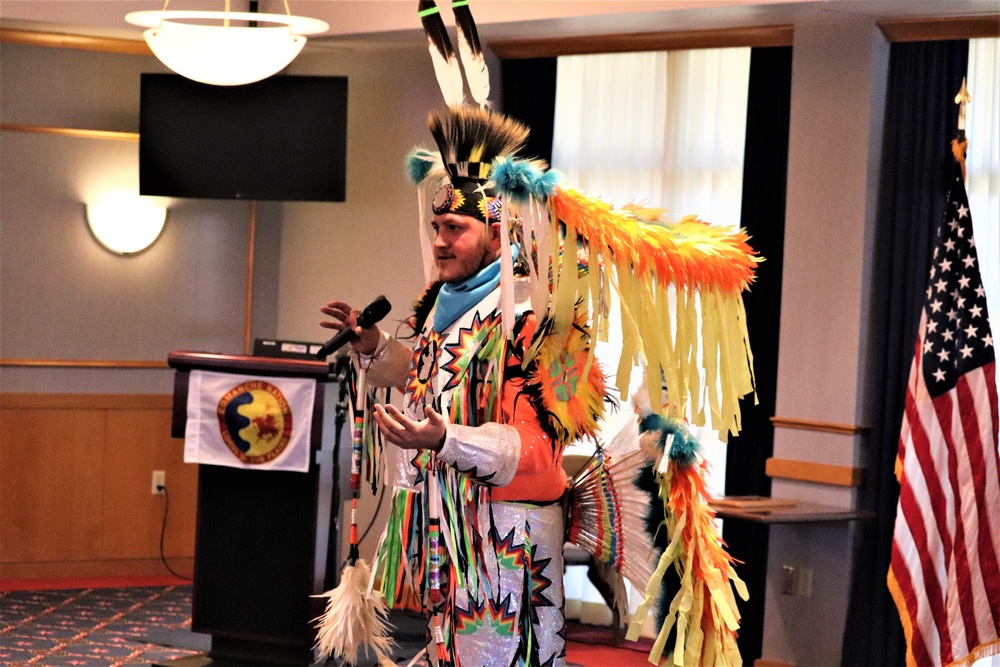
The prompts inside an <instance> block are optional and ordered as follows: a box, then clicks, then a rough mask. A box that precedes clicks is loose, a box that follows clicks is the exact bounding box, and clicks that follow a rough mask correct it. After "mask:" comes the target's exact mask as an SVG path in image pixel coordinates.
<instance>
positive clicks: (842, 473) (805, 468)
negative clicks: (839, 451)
mask: <svg viewBox="0 0 1000 667" xmlns="http://www.w3.org/2000/svg"><path fill="white" fill-rule="evenodd" d="M764 472H765V473H766V474H767V476H768V477H771V478H778V479H794V480H798V481H800V482H814V483H816V484H829V485H830V486H853V487H857V486H861V485H862V483H864V480H865V469H864V468H855V467H852V466H838V465H830V464H828V463H813V462H811V461H793V460H791V459H776V458H769V459H768V460H767V461H766V462H765V463H764Z"/></svg>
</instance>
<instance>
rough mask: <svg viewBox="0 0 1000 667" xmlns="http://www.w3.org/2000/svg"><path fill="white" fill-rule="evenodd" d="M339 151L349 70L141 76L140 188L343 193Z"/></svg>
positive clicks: (230, 194)
mask: <svg viewBox="0 0 1000 667" xmlns="http://www.w3.org/2000/svg"><path fill="white" fill-rule="evenodd" d="M346 156H347V78H346V77H339V76H274V77H271V78H269V79H265V80H263V81H258V82H257V83H251V84H247V85H245V86H210V85H207V84H203V83H198V82H197V81H191V80H190V79H186V78H184V77H182V76H179V75H176V74H143V75H142V79H141V100H140V106H139V193H140V194H143V195H154V196H164V197H195V198H208V199H260V200H284V201H291V200H308V201H344V190H345V174H344V172H345V168H346V161H347V160H346Z"/></svg>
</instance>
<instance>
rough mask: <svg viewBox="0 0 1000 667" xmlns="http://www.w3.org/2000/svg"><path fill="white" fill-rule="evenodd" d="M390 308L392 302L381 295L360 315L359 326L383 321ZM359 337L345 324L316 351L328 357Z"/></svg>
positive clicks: (371, 325) (367, 326)
mask: <svg viewBox="0 0 1000 667" xmlns="http://www.w3.org/2000/svg"><path fill="white" fill-rule="evenodd" d="M390 310H392V304H390V303H389V300H388V299H386V298H385V297H384V296H381V295H379V296H377V297H376V298H375V300H374V301H372V302H371V303H369V304H368V305H367V306H366V307H365V309H364V310H363V311H362V312H361V314H360V315H358V326H359V327H361V328H362V329H368V328H370V327H373V326H375V325H376V324H378V323H379V322H381V321H382V318H383V317H385V316H386V315H388V314H389V311H390ZM357 337H358V335H357V334H356V333H354V328H353V327H349V326H346V324H345V326H344V328H343V329H341V330H340V331H338V332H337V335H336V336H334V337H333V338H331V339H330V340H328V341H326V342H325V343H323V347H321V348H320V350H319V352H317V353H316V357H317V358H319V359H326V357H327V355H328V354H330V353H331V352H333V351H334V350H336V349H337V348H339V347H341V346H343V345H344V343H347V342H348V341H352V340H356V339H357Z"/></svg>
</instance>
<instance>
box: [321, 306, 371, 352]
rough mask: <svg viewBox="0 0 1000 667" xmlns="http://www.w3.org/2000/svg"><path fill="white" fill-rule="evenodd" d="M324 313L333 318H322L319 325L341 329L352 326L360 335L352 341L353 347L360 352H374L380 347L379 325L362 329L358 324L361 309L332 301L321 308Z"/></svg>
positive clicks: (336, 329)
mask: <svg viewBox="0 0 1000 667" xmlns="http://www.w3.org/2000/svg"><path fill="white" fill-rule="evenodd" d="M319 310H320V312H321V313H323V314H324V315H328V316H330V317H332V318H333V320H322V321H321V322H320V323H319V325H320V326H321V327H324V328H326V329H334V330H335V331H340V330H342V329H343V328H344V327H351V328H352V329H353V330H354V333H355V334H356V335H357V336H358V338H357V340H353V341H351V347H353V348H354V351H355V352H358V353H360V354H374V353H375V349H376V348H378V341H379V338H380V337H381V333H380V332H379V328H378V326H377V325H376V326H373V327H371V328H370V329H362V328H361V327H359V326H358V316H359V315H361V311H360V310H358V309H357V308H351V306H350V304H347V303H344V302H343V301H331V302H329V303H328V304H326V305H325V306H323V307H322V308H320V309H319Z"/></svg>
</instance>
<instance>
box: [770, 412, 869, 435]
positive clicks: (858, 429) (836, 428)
mask: <svg viewBox="0 0 1000 667" xmlns="http://www.w3.org/2000/svg"><path fill="white" fill-rule="evenodd" d="M771 424H773V425H774V427H775V428H793V429H798V430H800V431H821V432H823V433H839V434H840V435H867V434H868V432H869V431H871V427H870V426H859V425H857V424H836V423H834V422H822V421H817V420H815V419H793V418H791V417H777V416H776V417H771Z"/></svg>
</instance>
